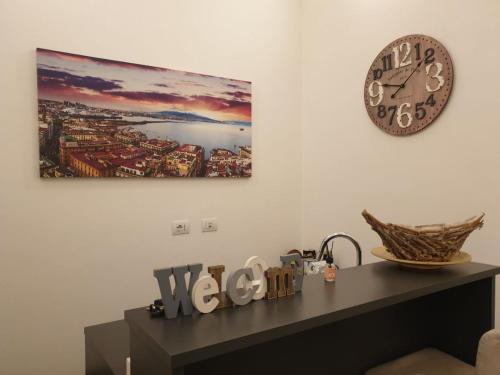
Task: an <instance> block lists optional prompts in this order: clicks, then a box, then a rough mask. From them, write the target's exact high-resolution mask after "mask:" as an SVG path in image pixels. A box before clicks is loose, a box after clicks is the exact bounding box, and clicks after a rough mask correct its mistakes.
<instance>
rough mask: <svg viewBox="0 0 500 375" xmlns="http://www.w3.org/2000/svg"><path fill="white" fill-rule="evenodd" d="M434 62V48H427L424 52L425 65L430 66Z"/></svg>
mask: <svg viewBox="0 0 500 375" xmlns="http://www.w3.org/2000/svg"><path fill="white" fill-rule="evenodd" d="M433 62H434V48H427V49H426V50H425V63H426V64H431V63H433Z"/></svg>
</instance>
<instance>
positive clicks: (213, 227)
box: [201, 217, 217, 232]
mask: <svg viewBox="0 0 500 375" xmlns="http://www.w3.org/2000/svg"><path fill="white" fill-rule="evenodd" d="M201 231H202V232H216V231H217V218H215V217H207V218H205V219H201Z"/></svg>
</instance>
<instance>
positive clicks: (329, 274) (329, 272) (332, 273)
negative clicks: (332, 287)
mask: <svg viewBox="0 0 500 375" xmlns="http://www.w3.org/2000/svg"><path fill="white" fill-rule="evenodd" d="M325 260H326V263H327V266H326V267H325V269H324V271H323V277H324V278H325V282H327V283H331V282H333V281H335V278H336V277H337V269H336V268H335V266H334V265H333V258H332V257H329V256H328V257H326V259H325Z"/></svg>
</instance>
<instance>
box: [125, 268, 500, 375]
mask: <svg viewBox="0 0 500 375" xmlns="http://www.w3.org/2000/svg"><path fill="white" fill-rule="evenodd" d="M498 273H500V268H499V267H496V266H491V265H486V264H480V263H469V264H465V265H460V266H454V267H449V268H444V269H440V270H433V271H418V270H411V269H404V268H400V267H399V266H397V265H395V264H391V263H389V262H379V263H373V264H369V265H365V266H362V267H353V268H349V269H343V270H340V271H339V272H338V274H337V281H336V282H335V283H333V284H325V283H324V282H323V280H322V278H321V277H320V276H308V277H306V278H305V279H304V285H303V290H302V292H301V293H298V294H296V295H295V296H291V297H286V298H282V299H278V300H273V301H265V300H262V301H258V302H253V303H250V304H248V305H246V306H243V307H237V308H234V309H233V308H229V309H224V310H217V311H215V312H213V313H211V314H207V315H202V314H195V315H193V316H192V317H191V316H190V317H180V318H177V319H173V320H166V319H163V318H151V317H150V316H149V313H148V312H147V311H146V310H145V309H144V308H139V309H134V310H129V311H126V312H125V321H126V322H127V323H128V325H129V328H130V356H131V365H132V375H137V374H140V375H148V374H155V375H156V374H158V375H160V374H161V375H170V374H175V375H181V374H182V375H193V374H204V375H207V374H218V375H222V374H231V375H234V374H238V375H244V374H252V375H256V374H266V375H267V374H273V373H274V374H288V375H290V374H304V373H306V374H308V373H311V372H312V371H313V370H314V371H328V372H324V373H328V374H342V375H351V374H353V375H360V374H363V373H364V371H365V370H367V369H369V368H371V367H373V366H374V365H377V364H380V363H383V362H387V361H389V360H391V359H394V358H396V357H399V356H402V355H404V354H407V353H410V352H413V351H415V350H418V349H421V348H423V347H427V346H434V347H436V348H438V349H440V350H443V351H445V352H447V353H449V354H451V355H453V356H455V357H457V358H460V359H462V360H463V361H465V362H468V363H471V364H473V363H474V361H475V355H476V349H477V345H478V341H479V338H480V337H481V335H482V334H483V333H484V332H486V331H487V330H489V329H491V328H493V326H494V316H495V314H494V308H495V307H494V301H495V275H496V274H498ZM235 309H237V310H238V311H235Z"/></svg>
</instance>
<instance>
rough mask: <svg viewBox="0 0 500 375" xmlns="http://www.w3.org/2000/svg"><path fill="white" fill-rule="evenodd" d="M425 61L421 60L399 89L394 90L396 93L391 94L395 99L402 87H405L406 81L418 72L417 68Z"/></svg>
mask: <svg viewBox="0 0 500 375" xmlns="http://www.w3.org/2000/svg"><path fill="white" fill-rule="evenodd" d="M423 62H424V60H420V62H419V63H418V64H417V66H416V67H415V69H413V71H412V72H411V73H410V75H409V76H408V77H407V78H406V79H405V81H404V82H403V83H402V84H401V86H400V87H399V89H397V90H396V91H394V94H392V95H391V98H392V99H394V97H395V96H396V94H397V93H398V91H399V90H401V89H402V88H404V87H405V84H406V82H408V80H409V79H410V77H411V76H412V75H413V73H415V72H416V70H417V69H418V68H420V65H422V63H423Z"/></svg>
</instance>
